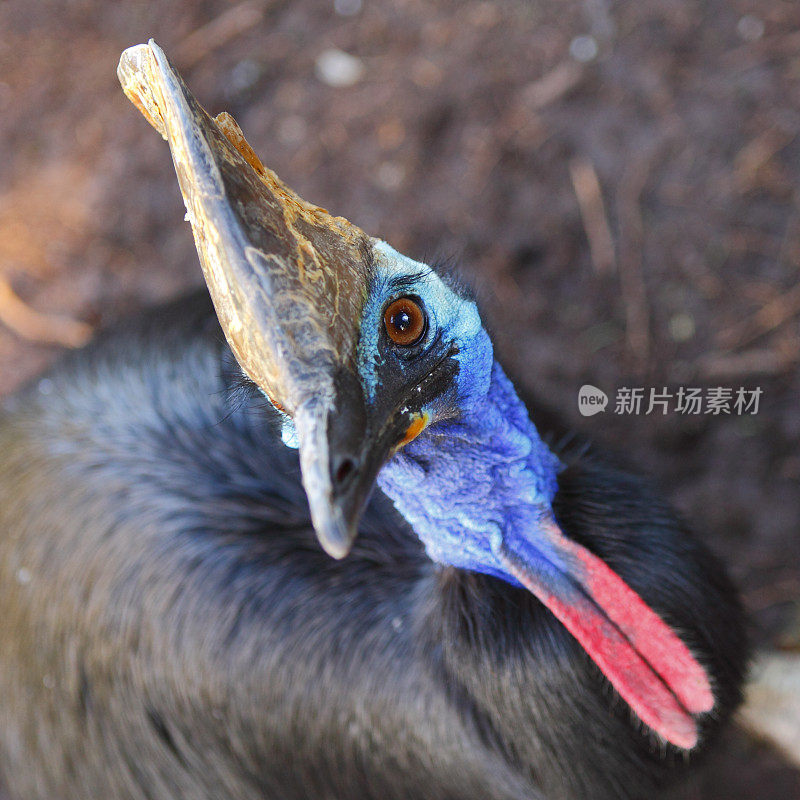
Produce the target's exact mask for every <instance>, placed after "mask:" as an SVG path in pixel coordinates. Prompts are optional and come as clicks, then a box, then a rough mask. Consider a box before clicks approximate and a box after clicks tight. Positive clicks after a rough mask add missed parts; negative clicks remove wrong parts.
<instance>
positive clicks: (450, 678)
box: [0, 295, 746, 800]
mask: <svg viewBox="0 0 800 800" xmlns="http://www.w3.org/2000/svg"><path fill="white" fill-rule="evenodd" d="M238 376H239V370H238V369H237V368H236V364H235V362H234V361H233V358H232V356H231V354H230V351H229V350H228V347H227V345H226V344H225V343H224V339H223V337H222V334H221V331H220V329H219V325H218V323H217V321H216V319H215V317H214V315H213V311H212V308H211V305H210V303H209V302H208V300H207V299H206V298H205V297H204V296H199V295H198V296H195V297H193V298H191V299H189V300H186V301H182V302H180V303H177V304H173V305H171V306H168V307H166V308H164V309H161V310H160V311H158V312H154V313H151V314H149V315H147V316H145V317H143V318H141V319H140V320H139V321H136V322H132V323H130V324H128V325H123V326H122V327H121V328H119V329H118V330H117V331H115V332H112V333H109V334H107V335H105V336H102V337H100V338H99V340H98V341H97V342H96V343H95V344H93V345H91V346H90V347H88V348H87V349H85V350H83V351H80V352H77V353H75V354H73V355H71V356H70V357H68V358H66V359H65V360H64V361H63V362H62V363H61V364H60V365H59V366H58V367H56V369H55V370H54V371H52V372H51V373H50V374H48V375H47V376H45V377H44V378H43V379H41V380H39V381H37V382H34V383H33V384H32V385H31V386H30V387H29V388H28V389H27V390H26V391H24V392H22V393H20V394H18V395H17V396H15V397H12V398H9V399H8V400H7V401H6V403H5V408H4V411H3V413H2V416H0V570H2V578H0V705H2V709H3V714H2V717H3V722H2V725H0V772H2V775H3V776H4V778H5V780H6V781H7V783H8V785H9V787H10V789H11V791H12V793H14V795H15V796H16V797H18V798H41V799H42V800H44V798H47V800H58V799H59V798H63V799H64V800H68V799H69V798H87V797H109V798H121V799H122V798H126V799H127V798H137V800H138V799H140V798H156V799H157V800H166V799H167V798H198V799H200V798H209V799H210V798H214V799H215V800H220V799H222V798H237V800H238V799H241V800H244V799H245V798H263V797H268V798H282V799H285V800H291V799H292V798H298V799H299V798H340V799H342V800H344V799H346V798H381V800H385V799H387V798H425V800H435V799H437V798H460V799H461V800H467V798H488V797H492V798H534V797H547V798H552V799H555V798H591V799H592V800H602V798H650V797H653V793H654V787H656V786H658V785H661V784H662V783H664V782H665V781H666V780H667V779H668V778H669V777H670V776H672V775H673V774H675V772H676V771H679V770H677V767H680V766H681V764H682V762H684V761H685V760H686V757H685V756H684V755H683V754H682V753H680V752H679V751H677V750H675V749H674V748H672V747H669V746H661V745H659V744H658V743H657V741H656V739H655V738H654V737H653V736H652V734H651V733H649V732H648V731H646V730H644V728H643V726H642V725H641V723H639V722H638V721H637V720H636V719H635V718H634V717H633V715H632V713H631V711H630V709H629V708H628V706H627V705H626V704H625V703H624V702H622V701H621V700H620V699H619V698H618V697H616V696H615V694H614V692H613V690H612V689H611V687H610V685H609V684H608V683H607V681H606V679H605V678H604V677H603V676H602V674H601V673H600V671H599V670H598V669H597V667H596V666H595V665H594V663H593V662H592V661H591V660H590V659H589V657H588V656H587V655H586V653H585V652H584V651H583V650H582V648H581V647H580V646H579V645H578V644H577V643H576V642H575V641H574V640H573V639H572V637H571V636H570V634H569V633H568V632H567V631H566V630H565V629H564V628H563V627H562V626H561V624H560V623H558V622H557V621H556V620H555V618H554V617H553V616H552V615H551V613H550V612H549V611H548V610H547V609H546V608H545V607H544V606H542V605H541V604H540V603H539V602H538V601H537V600H536V599H535V598H534V597H533V596H532V595H531V594H530V593H528V592H526V591H525V590H522V589H519V588H515V587H513V586H511V585H509V584H507V583H505V582H503V581H500V580H498V579H495V578H491V577H487V576H482V575H478V574H474V573H467V572H462V571H459V570H456V569H454V568H439V567H437V566H436V565H434V564H433V563H432V562H431V561H430V560H429V559H428V558H427V557H426V555H425V553H424V551H423V549H422V545H421V544H420V542H419V540H418V539H417V537H416V536H415V535H414V533H413V532H412V531H411V530H410V529H409V527H408V526H407V524H406V523H405V521H404V520H403V519H402V518H401V517H400V516H399V515H398V514H397V513H396V512H395V511H394V509H393V507H392V505H391V503H389V502H388V500H387V499H386V498H385V497H384V496H382V495H381V494H380V492H379V491H378V490H376V491H375V493H374V495H373V497H372V499H371V501H370V503H369V506H368V508H367V511H366V513H365V515H364V518H363V521H362V523H361V525H360V529H359V537H358V539H357V540H356V542H355V545H354V547H353V551H352V553H351V554H350V555H349V556H348V557H347V558H346V559H344V560H343V561H334V560H332V559H331V558H329V557H328V556H327V555H326V554H325V553H324V552H323V551H322V550H321V549H320V547H319V545H318V543H317V541H316V538H315V535H314V531H313V528H312V526H311V523H310V520H309V512H308V506H307V501H306V497H305V494H304V492H303V489H302V486H301V483H300V471H299V466H298V463H297V456H296V453H295V451H293V450H289V449H287V448H286V447H284V446H283V444H282V443H281V441H280V438H279V431H278V429H279V415H278V414H277V413H276V412H275V411H274V410H273V409H272V408H271V406H270V405H269V404H268V403H266V401H264V399H263V398H262V397H261V395H259V394H257V393H252V392H250V390H249V388H248V387H247V386H245V387H242V386H241V385H240V378H239V377H238ZM529 406H530V407H531V411H532V413H534V418H535V406H531V404H529ZM537 421H538V420H537ZM561 457H562V459H563V460H564V461H565V462H567V464H568V467H567V468H566V469H565V470H564V471H563V472H562V473H561V475H560V477H559V491H558V493H557V495H556V498H555V502H554V509H555V512H556V515H557V518H558V521H559V522H560V524H561V526H562V528H563V530H564V531H565V532H566V533H567V534H568V535H569V536H570V537H572V538H574V539H576V540H578V541H579V542H581V543H583V544H584V545H585V546H586V547H587V548H589V549H590V550H592V551H594V552H595V553H596V554H598V555H600V556H601V557H602V558H603V559H604V560H606V561H607V562H608V563H609V564H610V565H611V566H612V567H613V569H614V570H616V571H617V572H618V573H619V575H620V576H621V577H622V578H623V579H624V580H625V581H627V582H628V584H629V585H630V586H631V587H632V588H633V589H634V590H636V591H637V592H638V593H639V594H640V595H641V596H642V598H644V600H645V601H646V602H647V603H648V604H649V605H650V606H652V608H653V609H654V610H655V611H657V612H658V613H659V614H660V615H661V616H662V617H663V618H664V619H665V620H666V621H667V622H668V624H669V625H670V626H671V627H672V628H674V629H675V630H676V631H677V632H678V633H679V634H680V636H681V638H682V639H683V640H684V641H685V642H686V643H687V644H688V645H689V647H690V648H691V650H692V651H693V653H694V654H695V655H696V656H697V657H698V659H699V660H700V662H701V663H702V664H703V666H705V667H706V668H707V670H708V672H709V674H710V676H711V678H712V683H713V687H714V691H715V696H716V700H717V702H716V706H715V711H714V714H713V715H712V716H711V717H709V718H706V719H704V721H703V729H702V735H701V742H702V744H701V747H700V748H699V749H700V750H702V749H703V748H704V747H705V746H706V745H707V744H708V743H709V742H711V741H712V740H713V738H714V733H715V731H716V730H717V729H718V728H719V727H720V726H721V725H722V723H724V721H725V719H726V718H727V717H728V715H729V713H730V711H731V709H733V708H734V707H735V705H736V704H737V702H738V700H739V696H740V685H741V680H742V674H743V669H744V662H745V655H746V647H745V642H744V638H743V629H742V615H741V610H740V607H739V604H738V601H737V599H736V595H735V593H734V591H733V589H732V587H731V585H730V583H729V581H728V579H727V578H726V575H725V572H724V570H723V569H722V568H721V566H720V564H719V563H718V562H717V560H716V559H714V558H713V557H712V556H711V555H710V554H709V553H708V552H707V551H706V550H705V549H704V548H703V547H702V546H701V545H699V544H698V543H697V542H696V540H695V539H694V538H693V537H692V536H691V535H690V534H689V533H688V532H687V531H686V530H685V528H684V526H683V525H682V523H681V522H680V521H678V520H677V519H676V517H675V515H674V514H673V513H672V512H671V511H670V509H669V508H668V507H667V506H665V504H664V503H663V502H662V501H661V500H660V499H659V498H658V496H657V495H656V494H654V493H653V492H652V491H651V490H650V489H649V488H648V487H647V486H646V485H645V484H644V483H643V482H642V481H640V480H639V479H638V478H635V477H633V476H631V475H630V474H628V473H626V472H625V471H624V470H621V469H619V468H618V467H617V466H615V465H612V464H611V463H609V462H608V461H607V460H603V459H602V458H601V457H598V456H596V455H593V454H590V453H586V452H584V451H581V450H576V451H575V452H573V453H572V454H570V453H562V454H561Z"/></svg>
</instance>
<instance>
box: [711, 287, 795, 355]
mask: <svg viewBox="0 0 800 800" xmlns="http://www.w3.org/2000/svg"><path fill="white" fill-rule="evenodd" d="M797 314H800V283H798V284H796V285H795V286H793V287H792V288H791V289H790V290H789V291H788V292H784V293H783V294H781V295H779V296H778V297H776V298H774V299H773V300H770V301H769V302H768V303H766V304H765V305H764V306H762V307H761V308H760V309H759V310H758V311H757V312H756V313H755V314H753V316H751V317H748V318H747V319H746V320H744V321H742V322H741V323H739V324H737V325H732V326H731V327H730V328H728V329H727V330H724V331H722V333H720V335H719V343H720V345H721V346H722V347H724V348H725V349H727V350H737V349H738V348H740V347H744V346H745V345H748V344H750V343H751V342H753V341H755V340H756V339H760V338H761V337H762V336H765V335H766V334H768V333H771V332H772V331H774V330H776V329H777V328H780V327H781V326H782V325H784V324H785V323H786V322H789V320H791V319H793V318H794V317H795V316H797Z"/></svg>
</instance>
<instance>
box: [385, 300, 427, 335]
mask: <svg viewBox="0 0 800 800" xmlns="http://www.w3.org/2000/svg"><path fill="white" fill-rule="evenodd" d="M383 324H384V327H385V328H386V333H387V335H388V336H389V338H390V339H391V340H392V341H393V342H394V343H395V344H398V345H401V346H403V347H408V346H409V345H412V344H416V343H417V342H418V341H419V340H420V339H422V337H423V336H424V335H425V328H426V327H427V318H426V316H425V312H424V311H423V310H422V308H420V305H419V303H417V302H416V301H415V300H412V299H411V298H410V297H401V298H400V299H399V300H395V301H394V302H393V303H390V305H389V307H388V308H387V309H386V311H385V312H384V315H383Z"/></svg>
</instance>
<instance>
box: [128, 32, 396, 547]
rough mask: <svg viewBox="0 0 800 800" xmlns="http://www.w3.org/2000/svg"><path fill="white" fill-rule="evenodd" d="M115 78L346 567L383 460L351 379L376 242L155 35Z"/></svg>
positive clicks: (236, 349)
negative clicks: (283, 172)
mask: <svg viewBox="0 0 800 800" xmlns="http://www.w3.org/2000/svg"><path fill="white" fill-rule="evenodd" d="M117 74H118V76H119V79H120V83H121V84H122V87H123V89H124V91H125V93H126V94H127V95H128V97H129V98H130V99H131V100H132V102H133V103H134V105H136V107H137V108H138V109H139V110H140V111H141V112H142V113H143V114H144V116H145V117H146V119H147V120H148V121H149V122H150V123H151V124H152V125H153V127H154V128H155V129H156V130H157V131H158V132H159V133H160V134H161V135H162V137H164V139H166V140H167V142H168V143H169V146H170V150H171V152H172V160H173V162H174V164H175V171H176V173H177V176H178V182H179V184H180V188H181V193H182V194H183V199H184V202H185V204H186V210H187V218H188V219H189V221H190V222H191V224H192V231H193V233H194V239H195V245H196V246H197V252H198V254H199V256H200V262H201V265H202V268H203V275H204V277H205V280H206V283H207V285H208V288H209V292H210V294H211V298H212V300H213V302H214V307H215V309H216V312H217V316H218V317H219V321H220V323H221V325H222V329H223V331H224V333H225V337H226V339H227V340H228V343H229V345H230V347H231V350H232V351H233V354H234V355H235V357H236V359H237V361H238V362H239V364H240V366H241V367H242V369H243V370H244V372H245V373H246V374H247V375H248V376H249V377H250V378H251V379H252V380H253V381H254V382H255V383H256V384H257V385H258V386H259V387H260V388H261V389H262V390H263V391H264V392H265V393H266V394H267V395H268V396H269V397H270V398H271V399H272V401H273V402H274V404H275V405H276V406H278V407H279V408H282V409H284V410H285V411H286V412H287V413H288V414H289V415H290V416H292V417H293V419H294V422H295V427H296V429H297V434H298V439H299V445H300V463H301V468H302V472H303V485H304V487H305V490H306V494H307V495H308V500H309V505H310V509H311V516H312V520H313V523H314V527H315V529H316V531H317V535H318V537H319V539H320V542H321V544H322V545H323V547H324V548H325V549H326V550H327V551H328V552H329V553H330V554H331V555H332V556H334V557H336V558H342V557H343V556H344V555H346V554H347V552H348V550H349V549H350V546H351V544H352V541H353V539H354V538H355V531H356V526H357V523H358V519H359V517H360V514H361V510H362V509H363V506H364V504H365V502H366V499H367V496H368V494H369V491H370V490H371V488H372V484H373V483H374V479H375V476H376V475H377V471H378V469H380V466H381V464H382V461H383V456H381V457H379V458H378V463H377V466H375V459H374V458H371V457H370V454H369V447H368V432H367V425H366V412H365V401H364V397H363V392H362V390H361V388H360V384H359V382H358V378H357V370H356V344H357V339H358V332H359V325H360V320H361V313H362V310H363V307H364V303H365V302H366V298H367V292H368V289H369V284H370V280H371V271H370V269H371V263H372V262H371V258H370V252H371V250H372V241H373V240H372V239H371V238H370V237H369V236H367V235H366V234H365V233H364V232H363V231H362V230H360V229H359V228H357V227H356V226H355V225H352V224H351V223H350V222H348V221H347V220H346V219H343V218H342V217H333V216H332V215H330V214H329V213H328V212H327V211H325V210H324V209H322V208H319V207H317V206H315V205H312V204H311V203H307V202H306V201H305V200H303V199H302V198H300V197H299V196H298V195H296V194H295V193H294V192H293V191H292V190H291V189H289V188H288V187H287V186H286V185H285V184H284V183H282V181H281V180H280V179H279V178H278V177H277V176H276V175H275V173H273V172H272V171H271V170H269V169H266V168H265V167H264V166H263V164H262V163H261V161H260V160H259V158H258V156H257V155H256V154H255V152H254V151H253V150H252V148H251V147H250V146H249V145H248V144H247V142H246V140H245V138H244V136H243V134H242V132H241V130H240V129H239V126H238V125H237V124H236V122H235V121H234V120H233V118H232V117H231V116H230V115H228V114H225V113H223V114H220V115H219V116H218V117H216V118H215V119H212V118H211V117H210V116H209V115H208V114H207V113H206V111H205V110H204V109H203V108H202V107H201V106H200V104H199V103H198V102H197V100H196V99H195V98H194V96H193V95H192V94H191V92H190V91H189V90H188V88H187V87H186V85H185V84H184V82H183V80H182V79H181V77H180V76H179V75H178V73H177V72H176V71H175V70H174V69H173V68H172V66H171V65H170V63H169V61H168V60H167V58H166V56H165V55H164V53H163V51H162V50H161V48H159V47H158V45H157V44H155V42H154V41H153V40H152V39H151V40H150V42H149V43H148V44H146V45H137V46H136V47H131V48H129V49H128V50H126V51H125V52H124V53H123V54H122V57H121V59H120V63H119V68H118V70H117Z"/></svg>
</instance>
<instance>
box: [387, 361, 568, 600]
mask: <svg viewBox="0 0 800 800" xmlns="http://www.w3.org/2000/svg"><path fill="white" fill-rule="evenodd" d="M560 469H561V464H560V462H559V461H558V459H557V458H556V456H555V455H554V454H553V453H552V452H551V451H550V450H549V449H548V447H547V446H546V445H545V443H544V442H543V441H542V439H541V438H540V436H539V433H538V431H537V430H536V428H535V426H534V425H533V423H532V422H531V421H530V419H529V417H528V411H527V409H526V408H525V405H524V403H523V402H522V401H521V400H520V399H519V397H518V396H517V393H516V392H515V391H514V387H513V386H512V384H511V382H510V381H509V379H508V378H507V377H506V375H505V373H504V372H503V370H502V368H501V367H500V365H499V364H498V363H497V362H494V364H493V366H492V374H491V381H490V383H489V387H488V392H487V393H486V395H485V397H484V398H481V399H480V400H479V401H478V402H475V403H473V404H471V410H469V411H468V412H465V413H464V414H463V415H462V416H461V417H460V418H458V419H456V420H448V421H445V422H440V423H437V424H436V425H433V426H431V428H430V429H428V430H427V431H426V432H425V433H424V434H423V435H422V436H420V437H419V438H418V439H416V440H414V441H413V442H411V443H410V444H408V445H407V446H406V447H405V448H404V449H403V450H402V451H400V452H399V453H398V454H397V455H396V456H395V457H394V458H393V459H392V460H391V461H390V462H389V463H388V464H387V465H386V466H385V467H384V469H383V470H382V471H381V473H380V476H379V478H378V483H379V485H380V487H381V489H382V490H383V491H384V492H385V493H386V494H387V495H388V496H389V497H390V498H391V499H392V500H393V502H394V504H395V506H396V507H397V509H398V511H400V513H401V514H402V515H403V516H404V517H405V518H406V520H408V522H409V523H410V524H411V526H412V527H413V529H414V531H415V532H416V533H417V535H418V536H419V537H420V539H421V540H422V541H423V543H424V544H425V547H426V550H427V552H428V555H429V556H430V558H431V559H432V560H434V561H436V562H438V563H441V564H449V565H452V566H455V567H460V568H462V569H468V570H473V571H475V572H483V573H487V574H490V575H495V576H497V577H500V578H503V579H504V580H507V581H509V582H511V583H515V584H516V583H517V581H516V580H515V579H514V578H513V577H512V576H511V575H509V574H508V573H507V571H506V570H505V569H504V568H503V567H502V565H501V564H499V563H498V561H497V559H496V558H495V556H494V555H493V554H492V547H491V538H492V536H496V535H498V534H502V533H503V532H504V531H505V530H506V529H507V528H508V526H514V527H517V526H519V525H522V526H528V525H530V526H533V527H535V526H536V525H537V522H538V520H539V519H541V518H543V517H544V516H549V515H550V514H551V502H552V499H553V496H554V495H555V492H556V489H557V475H558V472H559V470H560Z"/></svg>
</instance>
